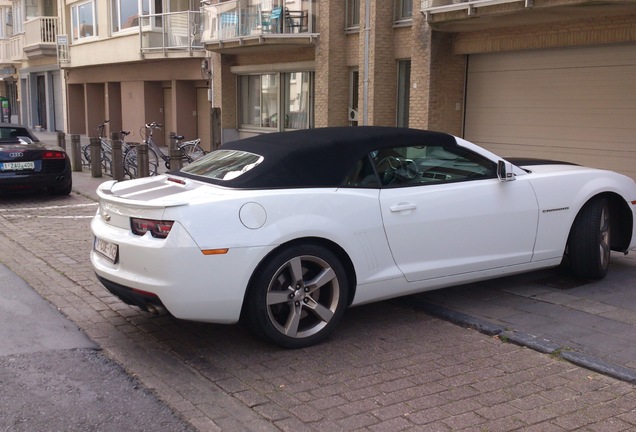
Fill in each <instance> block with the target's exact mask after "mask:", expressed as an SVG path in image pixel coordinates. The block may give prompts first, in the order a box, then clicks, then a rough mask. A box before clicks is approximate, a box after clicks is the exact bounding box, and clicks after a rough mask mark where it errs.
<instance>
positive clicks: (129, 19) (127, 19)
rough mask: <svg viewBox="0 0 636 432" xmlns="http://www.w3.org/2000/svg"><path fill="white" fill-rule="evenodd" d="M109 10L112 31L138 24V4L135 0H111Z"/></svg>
mask: <svg viewBox="0 0 636 432" xmlns="http://www.w3.org/2000/svg"><path fill="white" fill-rule="evenodd" d="M111 12H112V15H111V17H112V20H113V22H112V31H113V33H116V32H118V31H121V30H125V29H129V28H133V27H138V26H139V5H138V4H137V2H136V1H131V0H112V4H111Z"/></svg>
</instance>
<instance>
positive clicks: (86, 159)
mask: <svg viewBox="0 0 636 432" xmlns="http://www.w3.org/2000/svg"><path fill="white" fill-rule="evenodd" d="M82 165H84V166H91V146H90V145H89V144H84V145H83V146H82Z"/></svg>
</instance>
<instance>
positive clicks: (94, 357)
mask: <svg viewBox="0 0 636 432" xmlns="http://www.w3.org/2000/svg"><path fill="white" fill-rule="evenodd" d="M0 323H1V324H0V341H2V342H1V343H0V389H1V391H0V430H2V431H25V432H26V431H29V432H31V431H69V432H70V431H78V432H79V431H82V432H84V431H117V432H121V431H146V430H155V431H159V430H162V431H163V430H166V431H167V430H169V431H188V430H192V429H191V428H190V426H188V425H187V424H186V423H185V422H184V421H183V420H182V419H181V418H179V417H178V416H177V415H175V414H174V413H173V411H172V410H171V409H169V408H167V407H166V406H165V405H164V404H162V403H161V402H160V401H159V400H158V399H157V398H156V396H155V395H153V394H152V393H151V392H149V391H147V390H146V389H145V388H144V387H143V386H142V385H140V383H139V381H138V380H136V379H134V378H132V377H130V376H129V375H128V374H127V373H126V371H125V370H124V369H122V368H121V366H119V365H118V364H116V363H115V362H113V361H112V360H110V359H109V358H107V357H105V356H104V355H103V354H102V353H101V352H100V350H99V347H98V346H97V345H96V344H95V343H94V342H93V341H91V340H90V339H89V338H88V337H87V336H86V335H85V334H84V333H83V332H82V331H81V330H80V329H79V328H78V327H77V326H76V325H75V324H73V323H72V322H71V321H69V320H68V319H67V318H66V317H64V316H63V315H62V314H61V313H60V312H59V311H58V310H57V309H56V308H54V307H53V306H52V305H51V304H50V303H48V302H47V301H45V300H43V299H42V297H41V296H40V295H39V294H37V293H36V292H35V291H33V289H32V288H31V287H30V286H29V285H27V284H26V283H25V282H24V281H23V280H22V279H21V278H19V277H18V276H17V275H15V274H14V273H13V272H11V271H10V270H9V269H7V268H6V267H5V266H4V265H1V264H0Z"/></svg>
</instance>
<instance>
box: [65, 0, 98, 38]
mask: <svg viewBox="0 0 636 432" xmlns="http://www.w3.org/2000/svg"><path fill="white" fill-rule="evenodd" d="M86 5H90V6H91V18H92V21H93V22H92V23H91V25H92V26H93V31H92V33H91V34H90V35H89V36H86V35H84V36H82V34H81V31H80V30H81V28H80V23H79V8H81V7H83V6H86ZM76 11H77V12H76ZM96 14H97V11H96V8H95V0H87V1H83V2H79V3H74V4H72V5H71V34H72V36H73V42H77V41H82V40H85V39H93V38H95V37H97V16H96ZM76 21H77V22H76Z"/></svg>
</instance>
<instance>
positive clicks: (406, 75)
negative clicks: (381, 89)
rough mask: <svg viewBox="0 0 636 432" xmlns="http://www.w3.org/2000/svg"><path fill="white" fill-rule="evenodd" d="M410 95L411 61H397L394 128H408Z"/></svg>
mask: <svg viewBox="0 0 636 432" xmlns="http://www.w3.org/2000/svg"><path fill="white" fill-rule="evenodd" d="M410 95H411V60H400V61H398V88H397V120H396V126H398V127H409V99H410Z"/></svg>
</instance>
